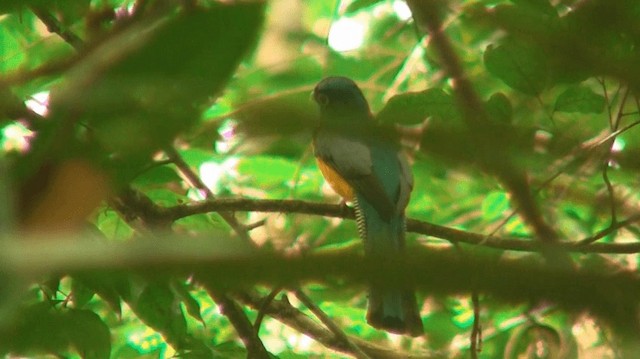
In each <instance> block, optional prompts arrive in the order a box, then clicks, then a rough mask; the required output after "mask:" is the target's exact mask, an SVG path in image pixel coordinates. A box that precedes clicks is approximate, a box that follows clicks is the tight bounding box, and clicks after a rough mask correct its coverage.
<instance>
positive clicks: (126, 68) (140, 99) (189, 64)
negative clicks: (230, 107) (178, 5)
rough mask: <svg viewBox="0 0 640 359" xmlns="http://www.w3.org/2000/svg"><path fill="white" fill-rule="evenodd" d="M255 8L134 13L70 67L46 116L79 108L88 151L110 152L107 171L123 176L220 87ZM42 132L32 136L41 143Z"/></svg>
mask: <svg viewBox="0 0 640 359" xmlns="http://www.w3.org/2000/svg"><path fill="white" fill-rule="evenodd" d="M263 11H264V5H263V4H259V3H234V4H221V3H218V2H216V3H212V4H211V5H210V6H209V7H208V8H206V9H205V8H197V9H193V11H182V12H179V13H177V14H173V13H169V14H167V15H166V16H164V17H158V16H155V17H153V16H149V17H142V18H141V19H140V20H139V21H136V22H135V23H133V24H132V25H131V26H128V27H124V28H123V30H122V31H120V32H117V33H115V34H114V35H113V36H110V37H108V38H107V40H105V41H102V42H100V43H99V46H96V47H93V48H91V51H88V53H87V54H86V55H85V56H83V57H82V60H81V61H80V62H78V63H77V64H75V65H74V66H73V68H72V70H71V71H69V72H68V75H67V78H66V79H65V81H64V82H63V83H61V84H60V86H57V87H56V88H55V91H53V92H52V94H51V105H50V114H51V117H52V121H53V122H60V121H65V120H64V119H65V118H67V117H68V116H70V113H82V114H83V119H84V120H86V121H87V123H88V124H89V126H90V127H91V128H92V135H93V136H94V139H95V140H94V141H93V143H92V144H93V145H94V146H96V147H97V149H96V150H99V151H100V152H101V153H104V152H106V153H113V154H117V158H118V159H119V160H120V161H122V162H124V163H117V164H114V167H116V168H114V169H113V174H114V175H116V176H117V179H118V182H122V181H128V180H129V179H130V176H133V175H135V174H137V172H138V171H139V167H140V166H141V165H144V164H145V163H147V162H148V161H149V158H150V156H151V154H152V153H153V152H155V151H157V150H158V149H160V148H162V147H164V146H166V145H168V144H169V143H170V142H171V141H172V140H173V139H174V138H175V137H176V136H177V135H178V134H179V133H181V132H183V131H184V130H186V129H187V128H189V127H190V126H191V125H193V124H194V123H195V122H196V121H197V120H198V119H199V118H200V111H201V110H203V109H204V107H205V105H206V104H207V103H208V102H209V100H210V98H211V97H212V96H217V95H219V93H220V92H221V91H222V90H223V88H224V86H225V85H226V83H227V82H228V80H229V79H230V78H231V76H232V75H233V73H234V71H235V70H236V67H237V66H238V64H239V63H240V61H241V59H242V58H243V57H244V56H245V55H246V54H247V52H248V51H249V50H250V49H251V48H252V47H253V45H254V43H255V40H256V37H257V35H258V30H259V27H260V25H261V23H262V17H263ZM185 39H188V41H186V40H185ZM133 134H136V136H137V137H133V139H135V140H132V136H133ZM47 135H51V136H55V135H56V133H55V132H52V133H50V134H47ZM43 137H44V138H40V137H38V143H40V142H39V141H43V142H42V143H47V139H46V137H47V136H43ZM36 148H37V146H34V152H37V151H46V149H45V148H39V147H38V148H37V150H36ZM34 155H37V154H34Z"/></svg>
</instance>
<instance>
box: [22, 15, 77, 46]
mask: <svg viewBox="0 0 640 359" xmlns="http://www.w3.org/2000/svg"><path fill="white" fill-rule="evenodd" d="M30 9H31V11H33V13H34V14H36V16H37V17H38V19H40V21H42V22H43V23H44V24H45V25H46V26H47V30H49V32H51V33H54V34H58V36H60V37H61V38H62V39H63V40H64V41H66V42H67V43H68V44H69V45H71V46H73V48H74V49H76V51H80V50H82V48H83V47H84V41H83V40H82V39H81V38H80V37H79V36H78V35H76V34H75V33H73V31H70V30H69V29H65V28H64V27H63V26H62V24H60V21H58V19H56V18H55V16H53V15H51V13H49V12H48V11H46V10H45V9H42V8H39V7H37V6H31V7H30Z"/></svg>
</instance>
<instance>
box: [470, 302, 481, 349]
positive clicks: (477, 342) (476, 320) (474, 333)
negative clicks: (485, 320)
mask: <svg viewBox="0 0 640 359" xmlns="http://www.w3.org/2000/svg"><path fill="white" fill-rule="evenodd" d="M471 302H472V303H473V327H472V328H471V346H470V349H469V351H470V352H471V358H473V359H477V358H478V353H480V352H481V351H482V323H481V322H480V298H479V295H478V292H477V291H475V290H474V291H473V293H471Z"/></svg>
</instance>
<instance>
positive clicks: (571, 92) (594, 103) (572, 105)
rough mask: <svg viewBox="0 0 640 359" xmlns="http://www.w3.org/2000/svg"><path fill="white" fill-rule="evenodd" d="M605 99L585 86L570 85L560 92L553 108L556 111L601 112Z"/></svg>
mask: <svg viewBox="0 0 640 359" xmlns="http://www.w3.org/2000/svg"><path fill="white" fill-rule="evenodd" d="M605 104H606V99H605V98H604V96H602V95H599V94H597V93H595V92H593V91H592V90H591V89H590V88H588V87H585V86H572V87H570V88H568V89H566V90H565V91H564V92H562V93H561V94H560V95H559V96H558V98H557V99H556V104H555V106H554V108H553V110H554V111H558V112H574V113H601V112H602V111H603V110H604V107H605Z"/></svg>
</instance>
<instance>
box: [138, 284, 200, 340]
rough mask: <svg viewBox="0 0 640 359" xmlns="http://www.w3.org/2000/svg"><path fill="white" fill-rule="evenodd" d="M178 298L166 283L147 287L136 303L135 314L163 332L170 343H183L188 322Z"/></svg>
mask: <svg viewBox="0 0 640 359" xmlns="http://www.w3.org/2000/svg"><path fill="white" fill-rule="evenodd" d="M177 303H178V302H177V298H176V296H175V294H174V292H173V291H172V290H171V288H170V287H169V286H168V285H166V284H164V283H151V284H149V285H147V286H146V287H145V288H144V290H143V291H142V293H141V294H140V296H139V297H138V300H137V301H136V302H135V309H134V310H135V312H136V314H138V316H139V317H140V319H141V320H142V321H144V322H145V323H146V324H147V325H149V326H150V327H152V328H153V329H155V330H157V331H159V332H161V333H162V334H163V335H164V336H165V337H167V340H169V342H183V341H184V338H185V337H186V335H187V322H186V320H185V317H184V314H183V313H182V309H181V308H180V306H179V305H176V304H177Z"/></svg>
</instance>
